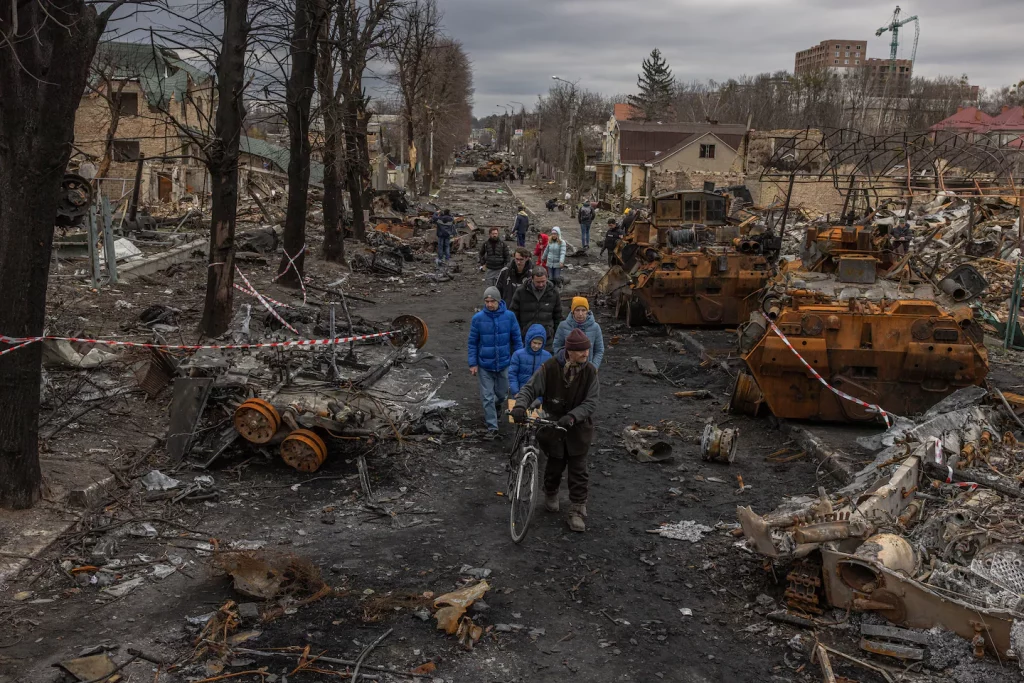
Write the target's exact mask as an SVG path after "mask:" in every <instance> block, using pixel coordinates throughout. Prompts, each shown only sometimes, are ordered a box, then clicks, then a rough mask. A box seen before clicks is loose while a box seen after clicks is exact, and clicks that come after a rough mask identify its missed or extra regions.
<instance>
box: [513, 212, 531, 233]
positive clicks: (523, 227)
mask: <svg viewBox="0 0 1024 683" xmlns="http://www.w3.org/2000/svg"><path fill="white" fill-rule="evenodd" d="M514 229H515V231H516V233H517V234H520V235H525V234H526V233H528V232H529V231H530V218H529V216H527V215H526V214H525V213H523V212H522V211H520V212H519V213H518V214H516V224H515V226H514Z"/></svg>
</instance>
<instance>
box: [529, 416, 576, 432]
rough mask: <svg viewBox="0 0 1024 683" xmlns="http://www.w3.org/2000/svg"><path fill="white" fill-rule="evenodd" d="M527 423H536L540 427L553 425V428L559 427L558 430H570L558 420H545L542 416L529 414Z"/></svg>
mask: <svg viewBox="0 0 1024 683" xmlns="http://www.w3.org/2000/svg"><path fill="white" fill-rule="evenodd" d="M526 424H535V425H537V426H539V427H552V428H554V429H557V430H559V431H562V432H565V431H568V430H567V429H566V428H565V427H563V426H561V425H559V424H558V423H557V422H554V421H553V420H545V419H544V418H542V417H529V416H527V418H526Z"/></svg>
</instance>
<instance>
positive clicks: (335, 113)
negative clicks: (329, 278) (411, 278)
mask: <svg viewBox="0 0 1024 683" xmlns="http://www.w3.org/2000/svg"><path fill="white" fill-rule="evenodd" d="M316 70H317V82H318V85H317V87H318V90H319V92H320V110H321V112H323V118H324V200H323V208H324V250H323V257H324V260H325V261H330V262H332V263H345V233H344V227H343V226H342V213H343V212H342V209H343V205H342V192H343V188H344V184H343V177H342V173H341V154H342V150H341V134H342V133H341V113H340V112H339V109H340V105H339V103H338V100H337V98H336V96H335V95H336V93H335V86H334V79H335V69H334V61H333V60H332V59H331V48H330V45H329V44H328V43H327V41H323V42H322V43H321V46H320V60H319V62H318V63H317V66H316Z"/></svg>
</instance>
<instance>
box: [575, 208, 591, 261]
mask: <svg viewBox="0 0 1024 683" xmlns="http://www.w3.org/2000/svg"><path fill="white" fill-rule="evenodd" d="M577 218H578V220H579V222H580V235H581V239H580V243H581V244H582V245H583V248H584V249H589V248H590V226H591V224H592V223H593V222H594V207H592V206H591V205H590V202H589V201H586V202H583V206H581V207H580V212H579V214H578V216H577Z"/></svg>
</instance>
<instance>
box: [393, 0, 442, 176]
mask: <svg viewBox="0 0 1024 683" xmlns="http://www.w3.org/2000/svg"><path fill="white" fill-rule="evenodd" d="M440 28H441V13H440V11H439V10H438V9H437V2H436V0H412V1H411V2H409V3H407V4H406V5H405V6H403V7H402V8H401V9H400V10H399V11H398V12H397V13H396V16H395V36H394V40H393V41H392V45H391V49H390V50H389V58H390V59H391V61H392V62H393V63H394V65H395V71H394V73H393V74H392V76H391V79H392V81H393V82H394V83H395V84H396V85H397V86H398V90H399V93H400V94H401V101H402V116H403V118H404V123H405V130H406V136H405V139H406V144H408V146H409V154H408V158H409V159H412V158H414V156H418V153H419V151H422V146H421V147H420V148H419V150H417V151H416V153H414V150H416V143H417V141H420V142H422V141H423V140H424V139H425V138H426V137H427V135H428V133H427V132H425V131H424V130H423V129H424V122H425V121H426V113H427V110H426V109H425V104H426V101H427V93H428V92H429V88H428V86H427V83H428V80H429V78H428V77H429V75H430V63H429V61H430V59H429V58H430V56H431V54H432V52H433V50H434V48H435V46H436V45H437V40H438V36H439V34H440ZM409 185H410V187H411V189H412V190H413V192H416V189H417V177H416V166H415V165H412V164H410V168H409ZM426 191H427V192H429V191H430V187H429V186H427V187H426Z"/></svg>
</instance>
